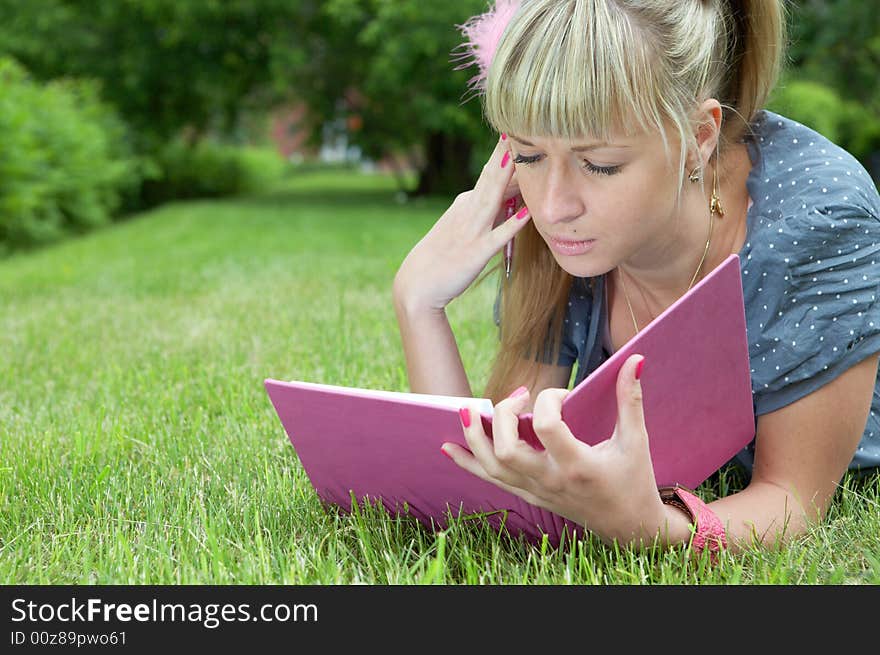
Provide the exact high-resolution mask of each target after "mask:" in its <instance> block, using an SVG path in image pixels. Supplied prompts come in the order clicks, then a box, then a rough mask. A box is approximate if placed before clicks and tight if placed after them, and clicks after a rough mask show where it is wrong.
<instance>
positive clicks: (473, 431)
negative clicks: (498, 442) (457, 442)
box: [459, 403, 501, 477]
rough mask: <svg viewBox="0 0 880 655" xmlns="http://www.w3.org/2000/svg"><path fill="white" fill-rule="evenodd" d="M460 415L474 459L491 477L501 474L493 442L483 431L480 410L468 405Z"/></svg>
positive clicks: (462, 409)
mask: <svg viewBox="0 0 880 655" xmlns="http://www.w3.org/2000/svg"><path fill="white" fill-rule="evenodd" d="M459 414H460V415H461V423H462V430H463V432H464V440H465V441H466V442H467V445H468V448H470V450H471V452H472V453H473V456H474V458H475V459H476V460H477V462H479V464H480V466H481V467H482V468H483V470H485V471H486V473H488V474H489V475H490V476H493V477H494V476H496V475H498V474H500V468H501V467H500V466H499V464H498V460H497V459H496V458H495V451H494V450H493V448H492V442H491V440H490V439H489V437H488V436H487V435H486V431H485V430H483V422H482V421H481V420H480V412H479V410H478V409H477V408H476V407H475V406H474V405H473V404H471V403H466V404H465V405H464V407H462V408H461V410H460V412H459Z"/></svg>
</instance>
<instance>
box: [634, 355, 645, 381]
mask: <svg viewBox="0 0 880 655" xmlns="http://www.w3.org/2000/svg"><path fill="white" fill-rule="evenodd" d="M644 364H645V360H644V359H642V361H640V362H639V363H638V364H636V380H638V379H639V378H641V377H642V366H643V365H644Z"/></svg>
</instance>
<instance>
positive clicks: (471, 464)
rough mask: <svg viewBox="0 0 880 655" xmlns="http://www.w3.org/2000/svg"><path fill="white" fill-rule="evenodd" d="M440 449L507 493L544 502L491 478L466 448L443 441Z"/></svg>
mask: <svg viewBox="0 0 880 655" xmlns="http://www.w3.org/2000/svg"><path fill="white" fill-rule="evenodd" d="M440 450H441V451H443V453H444V454H445V455H446V456H448V457H449V459H451V460H452V461H453V462H455V463H456V464H457V465H458V466H459V467H461V468H463V469H464V470H465V471H467V472H468V473H471V474H473V475H476V476H477V477H478V478H480V479H481V480H485V481H486V482H490V483H492V484H494V485H495V486H497V487H499V488H501V489H504V491H507V492H509V493H512V494H514V495H515V496H519V497H520V498H522V499H523V500H525V501H526V502H527V503H531V504H532V505H535V506H539V507H543V506H544V502H543V500H542V499H541V498H539V497H538V496H536V495H535V494H533V493H532V492H530V491H527V490H525V489H521V488H519V487H516V486H514V485H511V484H507V483H505V482H502V481H501V480H498V479H497V478H493V477H492V476H491V475H489V474H488V473H487V472H486V470H485V469H484V468H483V467H482V465H481V464H480V462H479V461H478V460H477V458H476V457H474V456H473V454H472V453H469V452H468V450H467V449H466V448H462V447H461V446H459V445H458V444H456V443H451V442H448V443H444V444H443V445H442V446H441V448H440Z"/></svg>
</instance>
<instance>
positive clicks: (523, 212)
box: [516, 207, 529, 219]
mask: <svg viewBox="0 0 880 655" xmlns="http://www.w3.org/2000/svg"><path fill="white" fill-rule="evenodd" d="M528 213H529V208H528V207H523V208H522V209H520V210H519V211H518V212H517V213H516V217H517V218H519V219H523V218H525V217H526V216H527V215H528Z"/></svg>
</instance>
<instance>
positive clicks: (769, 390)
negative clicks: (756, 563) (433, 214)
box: [495, 110, 880, 472]
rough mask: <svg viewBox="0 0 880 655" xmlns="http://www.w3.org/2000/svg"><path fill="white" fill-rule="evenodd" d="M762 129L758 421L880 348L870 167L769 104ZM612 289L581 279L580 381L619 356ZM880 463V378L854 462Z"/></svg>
mask: <svg viewBox="0 0 880 655" xmlns="http://www.w3.org/2000/svg"><path fill="white" fill-rule="evenodd" d="M752 127H753V132H754V133H753V134H752V135H749V136H748V137H747V138H746V144H747V147H748V150H749V156H750V157H751V160H752V170H751V172H750V174H749V177H748V181H747V186H748V190H749V196H750V197H751V199H752V204H751V205H750V207H749V210H748V215H747V233H746V242H745V244H744V246H743V248H742V250H740V252H739V256H740V264H741V266H742V284H743V295H744V300H745V314H746V329H747V336H748V341H749V359H750V368H751V376H752V395H753V399H754V407H755V416H756V417H757V416H760V415H761V414H766V413H768V412H772V411H774V410H776V409H779V408H780V407H784V406H786V405H788V404H790V403H792V402H794V401H796V400H798V399H800V398H803V397H804V396H806V395H808V394H809V393H811V392H813V391H815V390H816V389H818V388H820V387H821V386H823V385H825V384H827V383H828V382H831V381H832V380H833V379H835V378H836V377H837V376H838V375H840V374H841V373H843V372H844V371H846V370H847V369H848V368H850V367H851V366H853V365H854V364H857V363H858V362H860V361H862V360H863V359H864V358H865V357H867V356H869V355H872V354H875V353H877V352H878V351H880V303H878V302H877V296H878V295H880V265H878V264H880V196H878V193H877V187H876V186H875V184H874V182H873V181H872V180H871V177H870V176H869V175H868V173H867V171H866V170H865V169H864V167H863V166H862V165H861V164H860V163H859V162H858V161H857V160H856V159H855V158H854V157H853V156H852V155H850V154H849V153H848V152H846V151H845V150H843V149H842V148H840V147H839V146H837V145H835V144H834V143H832V142H831V141H829V140H828V139H826V138H825V137H823V136H822V135H820V134H819V133H817V132H815V131H814V130H812V129H810V128H808V127H806V126H804V125H802V124H800V123H798V122H796V121H793V120H791V119H788V118H786V117H784V116H781V115H779V114H776V113H774V112H771V111H768V110H762V111H760V112H758V114H757V115H756V117H755V120H754V121H753V123H752ZM594 297H595V298H596V299H599V300H601V301H600V302H593V299H594ZM604 297H605V295H604V276H602V277H600V278H596V279H595V280H594V285H593V288H592V289H591V285H590V280H589V279H588V278H575V279H574V282H573V284H572V291H571V296H570V298H569V303H568V308H567V311H566V316H565V323H564V325H563V330H562V335H561V336H562V346H561V351H560V355H559V359H558V362H557V363H558V364H559V365H562V366H572V365H574V364H575V363H577V375H576V376H575V380H574V383H573V386H575V385H577V384H579V383H580V382H581V380H583V379H584V378H585V377H586V376H587V375H588V374H589V373H590V372H592V371H594V370H595V369H596V368H597V367H598V366H599V365H600V364H601V363H602V362H604V361H605V360H606V359H607V358H608V356H609V355H610V353H609V352H608V346H607V344H608V340H607V338H603V337H604V335H605V333H606V330H607V323H608V319H607V311H606V309H607V308H606V306H605V302H604ZM499 301H500V296H499V298H498V299H496V303H495V322H496V324H498V323H499V321H500V316H499V304H500V303H499ZM549 360H550V356H549V344H548V346H547V349H546V350H545V353H544V356H543V361H545V362H548V361H549ZM792 437H793V438H796V435H792ZM753 452H754V442H753V443H752V444H751V445H750V446H749V447H748V448H746V449H745V450H743V451H742V452H741V453H740V454H739V455H737V456H736V460H737V461H738V462H739V463H740V464H741V465H743V466H744V467H745V468H746V469H748V470H751V466H752V462H753ZM876 467H880V377H878V381H877V382H876V383H875V385H874V394H873V399H872V403H871V411H870V413H869V416H868V421H867V425H866V427H865V432H864V434H863V436H862V439H861V442H860V443H859V445H858V447H857V448H856V452H855V455H854V457H853V460H852V462H851V463H850V469H852V470H861V471H863V472H864V471H868V470H873V469H874V468H876Z"/></svg>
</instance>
